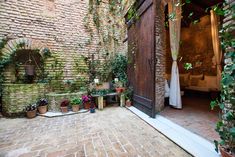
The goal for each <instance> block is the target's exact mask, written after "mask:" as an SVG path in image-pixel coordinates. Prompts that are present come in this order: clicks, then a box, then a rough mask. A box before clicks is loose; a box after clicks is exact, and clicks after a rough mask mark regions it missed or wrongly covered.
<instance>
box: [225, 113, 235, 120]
mask: <svg viewBox="0 0 235 157" xmlns="http://www.w3.org/2000/svg"><path fill="white" fill-rule="evenodd" d="M225 117H226V119H227V120H229V121H231V120H233V119H234V116H233V114H232V112H230V111H229V112H227V113H226V114H225Z"/></svg>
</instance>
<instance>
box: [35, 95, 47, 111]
mask: <svg viewBox="0 0 235 157" xmlns="http://www.w3.org/2000/svg"><path fill="white" fill-rule="evenodd" d="M37 104H38V112H39V113H40V114H44V113H46V112H47V105H48V101H47V99H45V98H41V99H39V101H38V102H37Z"/></svg>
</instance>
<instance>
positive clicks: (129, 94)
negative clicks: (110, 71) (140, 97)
mask: <svg viewBox="0 0 235 157" xmlns="http://www.w3.org/2000/svg"><path fill="white" fill-rule="evenodd" d="M123 94H124V96H125V99H126V100H130V101H132V98H133V87H131V86H129V87H128V88H127V89H126V90H125V91H124V92H123Z"/></svg>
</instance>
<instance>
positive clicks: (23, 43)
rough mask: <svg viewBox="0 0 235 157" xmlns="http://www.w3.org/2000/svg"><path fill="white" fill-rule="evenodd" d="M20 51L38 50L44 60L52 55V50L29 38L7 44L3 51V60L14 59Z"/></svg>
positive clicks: (13, 40)
mask: <svg viewBox="0 0 235 157" xmlns="http://www.w3.org/2000/svg"><path fill="white" fill-rule="evenodd" d="M18 50H38V53H39V54H40V55H41V57H43V58H44V57H46V56H48V55H50V49H49V48H47V47H45V46H44V45H43V44H42V43H41V42H40V41H37V40H33V39H28V38H17V39H12V40H9V41H8V42H7V44H6V45H5V47H4V48H3V49H2V51H1V58H2V59H4V58H9V57H12V56H13V55H14V54H15V53H16V51H18Z"/></svg>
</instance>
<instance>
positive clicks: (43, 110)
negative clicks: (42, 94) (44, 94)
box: [38, 105, 47, 114]
mask: <svg viewBox="0 0 235 157" xmlns="http://www.w3.org/2000/svg"><path fill="white" fill-rule="evenodd" d="M38 112H39V113H40V114H44V113H46V112H47V105H45V106H38Z"/></svg>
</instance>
